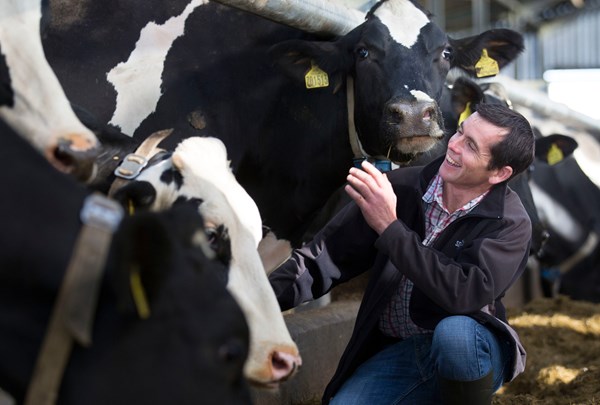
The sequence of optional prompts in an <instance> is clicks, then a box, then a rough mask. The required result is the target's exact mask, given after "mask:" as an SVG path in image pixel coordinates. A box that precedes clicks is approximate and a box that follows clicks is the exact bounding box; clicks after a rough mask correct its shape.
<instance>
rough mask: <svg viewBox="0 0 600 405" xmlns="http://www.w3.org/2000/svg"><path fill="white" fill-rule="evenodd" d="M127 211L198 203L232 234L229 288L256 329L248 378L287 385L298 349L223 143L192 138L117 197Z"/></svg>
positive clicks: (211, 224) (253, 210)
mask: <svg viewBox="0 0 600 405" xmlns="http://www.w3.org/2000/svg"><path fill="white" fill-rule="evenodd" d="M115 198H116V199H118V200H120V201H122V202H123V203H124V205H125V206H128V205H129V204H130V203H133V205H135V206H136V209H140V208H144V207H145V208H148V209H151V210H162V209H165V208H167V207H169V206H171V205H172V204H174V203H176V202H177V201H181V200H193V201H196V202H197V204H198V209H199V211H200V212H201V214H202V216H203V217H204V220H205V223H206V227H207V228H209V229H213V232H216V233H219V234H223V233H227V234H228V235H229V240H230V247H229V249H225V251H226V252H227V254H221V257H222V258H223V259H225V260H228V263H227V264H228V266H229V273H228V283H227V288H228V289H229V291H231V293H232V294H233V296H234V297H235V298H236V300H237V301H238V303H239V304H240V306H241V307H242V310H243V312H244V315H245V316H246V319H247V321H248V324H249V328H250V342H251V343H250V355H249V358H248V361H247V362H246V365H245V374H246V376H247V378H248V379H249V380H250V381H252V382H253V383H256V384H258V385H261V386H271V385H273V384H276V383H278V382H280V381H283V380H285V379H286V378H288V377H289V376H290V375H292V374H293V373H294V371H295V370H296V368H297V367H298V366H300V364H301V359H300V357H299V355H298V348H297V347H296V345H295V343H294V342H293V341H292V339H291V337H290V335H289V332H288V330H287V327H286V326H285V323H284V321H283V317H282V315H281V312H280V309H279V305H278V303H277V300H276V298H275V294H274V293H273V290H272V289H271V286H270V284H269V282H268V279H267V276H266V273H265V270H264V268H263V266H262V263H261V259H260V257H259V255H258V250H257V246H258V243H259V241H260V240H261V238H262V223H261V218H260V214H259V212H258V208H257V207H256V204H255V203H254V201H253V200H252V199H251V198H250V196H249V195H248V194H247V193H246V192H245V190H244V189H243V188H242V187H241V186H240V185H239V184H238V183H237V181H236V180H235V177H234V176H233V173H232V172H231V168H230V166H229V161H228V160H227V152H226V149H225V146H224V145H223V143H222V142H221V141H220V140H218V139H216V138H188V139H186V140H184V141H183V142H181V143H180V144H179V145H178V146H177V148H176V149H175V151H174V152H173V154H172V156H171V157H170V158H167V159H164V160H163V161H162V162H160V163H158V164H155V165H153V166H151V167H149V168H147V169H146V170H144V172H142V174H141V175H140V176H139V177H138V178H137V179H136V181H134V182H131V183H129V184H128V185H126V186H125V187H123V188H122V189H120V190H119V191H117V192H116V193H115Z"/></svg>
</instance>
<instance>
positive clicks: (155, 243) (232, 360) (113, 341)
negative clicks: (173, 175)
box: [0, 123, 250, 405]
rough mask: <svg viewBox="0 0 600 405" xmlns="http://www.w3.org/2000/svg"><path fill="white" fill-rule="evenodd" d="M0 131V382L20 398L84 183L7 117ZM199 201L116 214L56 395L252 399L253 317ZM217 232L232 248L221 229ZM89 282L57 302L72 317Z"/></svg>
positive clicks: (76, 224) (85, 193) (113, 399)
mask: <svg viewBox="0 0 600 405" xmlns="http://www.w3.org/2000/svg"><path fill="white" fill-rule="evenodd" d="M0 136H1V137H2V140H3V141H2V148H0V168H1V170H0V182H1V183H2V186H3V187H4V190H5V191H7V192H6V193H5V194H3V197H2V198H0V215H1V216H2V229H1V230H0V246H1V248H0V358H1V359H2V361H0V387H2V389H3V390H5V391H7V392H8V393H9V394H11V396H13V397H14V398H15V399H16V401H17V403H23V399H24V397H25V393H26V390H27V388H28V384H29V382H30V380H31V379H32V372H33V370H34V363H35V361H36V356H37V355H38V352H39V351H40V345H41V344H42V339H43V337H44V333H45V331H46V327H47V325H48V323H49V321H48V319H49V317H50V314H51V311H52V307H53V304H54V302H55V300H56V298H57V292H58V290H59V287H60V286H61V283H62V280H63V277H64V275H65V269H66V268H67V265H68V263H69V258H70V257H71V255H72V253H73V252H72V251H73V247H74V245H75V243H76V240H77V236H78V233H79V232H80V231H81V228H82V223H81V221H80V210H81V209H82V206H84V202H85V201H87V198H88V197H89V196H90V194H91V192H90V191H89V190H87V189H85V188H83V187H82V186H81V185H79V184H77V183H76V182H75V180H74V179H71V178H70V177H67V176H64V175H63V174H62V173H59V172H58V171H56V170H52V168H51V166H50V165H49V164H48V162H47V161H46V160H45V159H43V157H42V156H40V155H39V153H37V152H36V151H35V150H34V149H33V148H31V146H30V145H29V144H27V143H26V142H25V140H23V139H22V138H21V137H19V136H18V135H16V134H15V133H14V132H12V130H11V129H10V128H9V127H8V126H5V125H4V124H3V123H0ZM16 167H18V169H15V168H16ZM197 203H198V202H197V201H196V202H194V201H180V203H179V204H176V206H174V207H173V208H172V209H170V210H168V211H165V212H161V213H136V214H134V215H132V216H129V217H128V216H126V217H124V218H123V219H122V221H121V222H120V223H119V225H118V227H117V228H116V230H115V233H114V235H113V238H112V242H110V249H109V251H108V254H107V257H106V262H105V265H104V269H103V275H102V276H101V280H100V283H101V284H100V291H99V295H98V303H97V308H96V310H95V311H92V312H91V314H93V319H94V321H93V327H92V332H91V335H90V336H89V337H91V345H90V346H82V345H81V344H79V343H80V341H79V340H76V344H75V345H74V346H73V348H72V352H71V355H70V358H69V360H68V363H67V366H66V369H65V372H64V374H63V376H62V384H61V385H60V390H59V391H58V392H57V393H56V394H57V398H56V403H59V404H81V403H82V401H84V402H85V403H86V404H98V405H100V404H138V403H144V404H157V405H158V404H169V403H176V404H197V403H203V404H209V403H210V404H223V403H227V404H248V403H250V396H249V392H248V390H247V387H246V384H245V379H244V378H243V365H244V362H245V359H246V356H247V353H248V339H249V335H248V328H247V325H246V322H245V319H244V315H243V313H242V311H241V310H240V308H239V306H238V305H237V303H236V302H235V300H234V298H233V297H232V296H231V295H230V294H229V293H228V292H227V290H226V288H225V279H226V277H227V266H226V265H224V264H223V263H221V261H223V260H226V258H227V257H226V256H223V255H218V256H219V259H208V258H207V255H212V256H214V252H213V251H212V250H211V248H210V246H209V244H208V242H207V239H206V236H205V233H204V229H203V227H202V225H201V224H202V218H201V216H200V215H199V214H198V212H197ZM115 205H117V206H119V205H118V204H115ZM86 206H87V205H86ZM96 212H100V213H103V212H104V211H96ZM81 215H84V214H81ZM84 216H85V215H84ZM96 217H97V218H107V217H108V218H110V217H111V216H108V215H103V216H96ZM212 243H213V244H214V245H215V246H221V245H223V246H221V248H220V249H218V250H219V251H227V250H228V248H227V244H228V241H227V240H226V239H213V240H212ZM101 259H102V256H101V255H100V256H97V257H96V259H94V260H93V261H94V262H97V261H98V260H101ZM85 269H86V274H87V271H88V270H89V268H88V267H86V268H85ZM134 273H135V274H138V275H139V279H138V281H140V282H141V288H140V284H139V283H138V284H136V285H137V290H136V291H138V292H139V291H142V293H143V294H142V295H145V300H143V302H145V303H146V304H147V307H146V311H145V312H143V313H144V314H145V315H144V316H142V311H141V310H140V309H139V308H140V305H141V304H139V305H138V306H137V308H138V311H136V309H135V308H136V306H135V305H134V299H133V298H132V297H133V296H134V294H133V293H132V287H131V285H133V284H131V283H133V282H132V281H131V280H130V279H131V277H132V276H133V275H134ZM84 284H85V283H75V284H74V285H72V287H74V288H72V289H69V290H68V291H70V294H69V295H68V296H69V299H66V300H65V302H69V303H71V304H69V305H66V306H65V307H64V308H65V311H64V312H60V313H61V314H63V316H64V318H65V319H66V320H68V322H67V324H68V325H71V324H72V323H71V319H72V318H71V316H70V314H71V313H72V311H71V310H74V313H79V312H80V311H81V310H82V309H83V306H81V305H79V302H80V301H79V300H73V298H74V297H77V296H79V297H80V298H83V299H84V301H85V299H86V298H87V297H88V294H87V293H83V294H77V292H80V291H87V290H82V289H83V288H84V286H85V285H84ZM136 302H137V301H136ZM138 314H139V315H138ZM69 330H71V329H69ZM74 336H80V335H79V334H75V335H74ZM83 342H84V343H90V342H88V341H87V340H85V339H84V341H83ZM53 366H54V364H53V365H52V366H51V367H50V369H51V371H52V369H53ZM47 394H48V395H49V396H50V397H51V396H52V392H49V393H47ZM32 403H39V402H35V401H34V402H32Z"/></svg>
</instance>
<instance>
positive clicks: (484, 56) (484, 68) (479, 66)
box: [475, 48, 500, 77]
mask: <svg viewBox="0 0 600 405" xmlns="http://www.w3.org/2000/svg"><path fill="white" fill-rule="evenodd" d="M475 73H476V74H477V77H486V76H494V75H497V74H498V73H500V68H499V67H498V62H496V60H494V59H492V58H490V57H489V56H488V52H487V49H485V48H484V49H483V51H481V58H479V60H478V61H477V63H476V64H475Z"/></svg>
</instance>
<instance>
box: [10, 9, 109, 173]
mask: <svg viewBox="0 0 600 405" xmlns="http://www.w3.org/2000/svg"><path fill="white" fill-rule="evenodd" d="M40 6H41V0H5V1H2V2H1V3H0V118H1V119H3V120H4V121H5V122H7V123H8V124H9V125H10V126H11V127H13V128H14V130H15V131H16V132H17V133H18V134H19V135H21V136H22V137H24V138H26V139H27V140H28V141H29V142H30V143H31V144H32V145H33V146H34V147H35V148H36V149H37V150H38V151H40V152H41V153H42V154H43V155H44V156H46V158H47V159H48V160H49V161H50V162H51V163H52V164H53V165H54V166H55V167H56V168H58V169H59V170H61V171H64V172H68V173H71V174H73V175H74V176H75V177H77V178H78V179H80V180H87V179H89V178H90V177H91V176H92V174H93V167H94V165H93V163H94V159H95V157H96V153H97V146H98V140H97V139H96V137H95V136H94V134H93V133H92V132H91V131H90V130H89V129H88V128H86V127H85V126H84V125H83V124H82V123H81V122H80V121H79V120H78V119H77V118H76V116H75V114H74V113H73V110H72V109H71V106H70V105H69V102H68V100H67V98H66V97H65V94H64V91H63V89H62V87H61V86H60V84H59V82H58V79H57V78H56V75H55V74H54V72H53V71H52V69H51V68H50V66H49V65H48V62H47V61H46V59H45V56H44V50H43V48H42V43H41V39H40V18H41V9H40ZM17 167H18V166H17Z"/></svg>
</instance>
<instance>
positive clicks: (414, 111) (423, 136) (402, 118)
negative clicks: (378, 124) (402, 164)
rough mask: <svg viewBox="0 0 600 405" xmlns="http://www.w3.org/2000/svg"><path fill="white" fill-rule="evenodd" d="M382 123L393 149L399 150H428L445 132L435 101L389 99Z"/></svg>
mask: <svg viewBox="0 0 600 405" xmlns="http://www.w3.org/2000/svg"><path fill="white" fill-rule="evenodd" d="M382 126H383V128H382V130H383V131H382V132H383V133H384V134H385V136H386V138H387V139H388V140H389V144H390V147H391V150H393V151H395V152H397V153H400V154H416V153H422V152H426V151H427V150H429V149H431V148H432V147H433V146H434V145H435V144H436V143H437V142H438V141H439V140H441V139H442V137H443V135H444V131H443V122H442V114H441V112H440V109H439V107H438V105H437V103H436V102H435V101H417V102H404V101H396V102H390V103H388V104H387V105H386V107H385V111H384V116H383V120H382Z"/></svg>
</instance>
